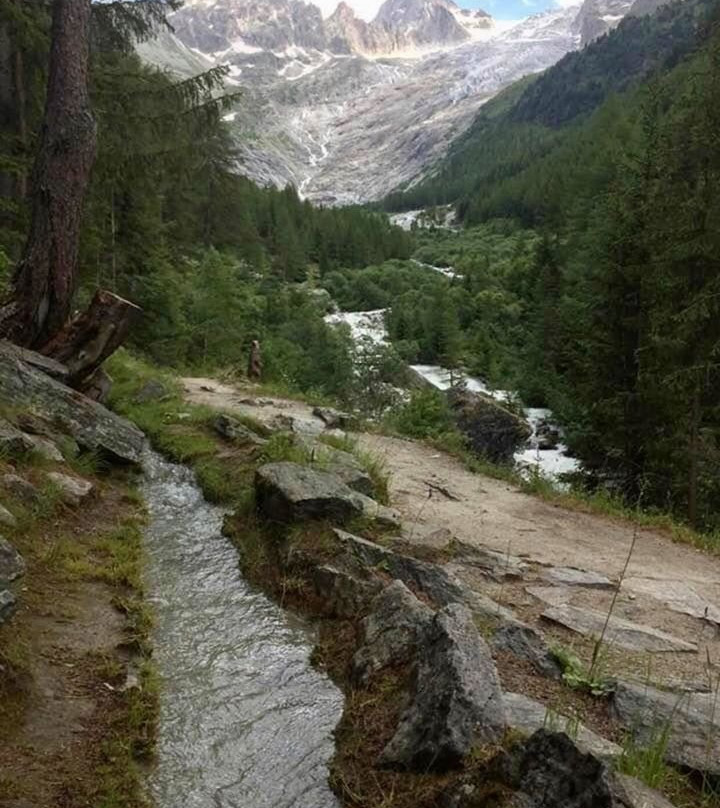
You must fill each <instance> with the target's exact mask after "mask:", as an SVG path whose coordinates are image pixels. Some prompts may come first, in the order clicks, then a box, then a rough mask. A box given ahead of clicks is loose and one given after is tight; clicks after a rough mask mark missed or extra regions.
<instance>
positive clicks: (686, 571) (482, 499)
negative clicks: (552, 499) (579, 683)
mask: <svg viewBox="0 0 720 808" xmlns="http://www.w3.org/2000/svg"><path fill="white" fill-rule="evenodd" d="M184 384H185V390H186V395H187V396H188V398H189V399H190V400H191V401H193V402H196V403H202V404H206V405H210V406H214V407H218V408H224V409H230V410H235V411H238V412H241V413H244V414H246V415H250V416H252V417H253V418H256V419H257V420H259V421H262V422H264V423H272V421H273V419H275V418H276V417H277V416H278V415H285V416H291V417H293V418H297V419H300V420H301V421H302V422H303V423H304V424H308V423H314V425H315V428H316V429H317V431H321V429H322V424H321V423H320V421H319V420H318V419H315V418H314V417H313V415H312V408H310V407H308V406H307V405H304V404H301V403H299V402H296V401H285V400H282V399H277V398H273V399H262V398H257V397H256V394H255V393H253V390H252V389H251V388H243V389H240V388H233V387H231V386H229V385H223V384H220V383H218V382H216V381H214V380H212V379H185V380H184ZM243 399H244V401H243ZM253 400H254V401H256V402H264V403H263V404H262V405H261V406H259V405H258V404H257V403H256V404H253V403H251V402H252V401H253ZM357 438H358V440H359V442H360V445H361V446H362V447H363V448H364V449H368V450H371V451H372V452H374V453H375V454H376V455H379V456H381V457H383V458H384V460H385V462H386V464H387V468H388V470H389V471H390V473H391V496H392V505H393V506H394V507H395V508H398V509H399V510H400V511H401V512H402V513H403V515H404V516H405V519H406V527H405V534H406V536H409V537H410V538H411V539H412V540H413V541H416V542H418V543H433V542H435V543H437V542H441V543H444V542H445V541H447V538H448V534H451V535H452V536H453V537H455V538H457V539H460V540H461V541H464V542H467V543H469V544H472V545H475V546H478V547H483V548H488V549H492V550H495V551H498V552H499V553H502V554H503V555H508V556H522V557H523V558H524V559H526V560H527V561H529V562H532V564H531V570H530V571H529V573H528V574H527V575H525V576H523V580H522V581H519V582H517V581H515V582H509V583H505V584H503V585H501V586H500V587H496V590H498V591H495V592H494V593H492V592H491V594H494V595H495V596H496V598H498V599H500V600H503V601H504V602H507V603H509V604H510V605H512V606H513V608H515V609H516V611H518V612H519V613H520V614H521V616H523V617H525V618H526V619H530V620H533V621H538V624H539V625H542V627H543V630H545V632H546V633H548V632H550V633H552V634H557V635H558V636H560V637H561V638H562V639H563V640H564V641H569V642H572V643H573V644H576V642H579V643H580V646H582V640H579V639H578V637H577V635H572V634H571V633H570V632H568V631H567V630H566V629H559V628H558V629H556V628H553V627H550V626H548V625H547V623H546V622H545V621H540V620H539V616H540V613H541V612H542V611H543V608H545V606H546V605H547V604H543V603H540V602H539V601H538V600H537V599H536V598H534V597H531V596H530V595H528V593H527V592H526V589H525V587H526V586H527V585H531V584H534V585H538V584H539V585H545V586H547V585H549V584H548V583H547V582H546V581H545V580H544V576H545V573H546V570H545V568H546V567H549V566H562V567H573V568H578V569H582V570H588V571H593V572H597V573H601V574H603V575H605V576H607V577H608V578H610V579H612V580H616V579H617V578H618V577H619V576H620V574H621V572H622V568H623V565H624V564H625V560H626V557H627V554H628V551H629V548H630V545H631V543H632V540H633V531H634V529H633V526H632V525H631V524H630V523H628V522H625V521H622V520H615V519H611V518H608V517H604V516H599V515H593V514H589V513H583V512H581V511H576V510H569V509H566V508H563V507H559V506H556V505H553V504H551V503H548V502H545V501H543V500H541V499H539V498H537V497H533V496H530V495H527V494H524V493H522V492H521V491H519V490H517V489H516V488H514V487H513V486H511V485H508V484H507V483H504V482H500V481H497V480H494V479H491V478H488V477H484V476H481V475H478V474H474V473H472V472H470V471H468V470H467V469H466V468H465V467H464V466H463V465H462V464H461V463H460V462H459V461H458V460H456V459H455V458H453V457H451V456H449V455H447V454H445V453H443V452H440V451H438V450H435V449H433V448H431V447H428V446H426V445H423V444H421V443H417V442H414V441H408V440H402V439H398V438H391V437H386V436H382V435H371V434H359V435H357ZM430 483H432V484H433V485H434V486H440V487H441V488H444V489H446V490H447V491H448V492H449V493H450V494H451V495H452V499H451V498H448V497H447V496H445V495H443V494H442V493H440V492H439V491H438V490H437V488H433V486H432V485H430ZM429 495H430V496H429ZM438 531H440V532H438ZM433 534H434V535H433ZM459 572H460V574H461V577H464V578H465V579H466V580H467V582H468V583H471V585H472V584H473V583H475V584H476V585H478V586H479V585H482V586H483V588H484V589H485V590H487V589H488V588H490V589H492V586H491V585H488V583H487V581H486V580H484V581H482V582H479V581H478V580H477V575H473V572H472V571H471V570H467V571H465V572H466V573H467V574H466V575H463V574H462V573H463V570H459ZM566 595H567V599H566V602H567V603H570V604H572V605H577V606H582V607H586V608H593V609H599V610H602V609H603V608H605V609H606V608H607V606H608V604H609V599H610V593H608V592H607V591H601V590H595V589H588V588H585V587H572V588H571V589H570V590H566ZM671 600H674V601H675V605H676V606H678V604H679V606H680V607H683V608H684V607H691V610H692V609H694V610H695V612H696V616H691V615H688V614H683V613H681V612H678V611H676V610H672V609H670V608H669V606H670V603H669V601H671ZM704 609H707V616H709V617H716V618H718V619H720V557H713V556H709V555H707V554H705V553H703V552H701V551H699V550H697V549H695V548H693V547H691V546H689V545H685V544H676V543H673V542H672V540H671V539H670V538H669V537H668V536H667V535H665V534H663V533H661V532H657V531H653V530H646V529H640V530H639V531H638V536H637V541H636V545H635V550H634V552H633V557H632V560H631V563H630V566H629V569H628V574H627V577H626V580H625V584H624V586H623V589H622V591H621V594H620V597H619V599H618V603H617V605H616V611H615V615H616V616H617V617H621V618H623V619H627V620H631V621H632V622H634V623H638V624H642V625H647V626H652V627H654V628H656V629H660V630H663V631H665V632H668V633H670V634H672V635H673V636H674V637H677V638H679V639H682V640H685V641H688V642H692V643H697V644H698V649H699V652H698V653H697V654H687V653H686V654H676V653H673V654H654V655H653V661H652V665H653V672H654V676H657V677H658V678H661V677H662V678H665V679H674V678H683V679H688V678H690V679H693V680H694V681H698V680H699V681H702V680H704V679H706V674H707V671H706V667H707V657H706V653H709V654H710V659H711V660H712V661H713V663H714V664H716V663H720V641H719V639H718V625H717V622H715V621H713V620H706V619H703V611H704ZM578 650H579V651H581V652H582V650H583V649H582V647H579V648H578ZM630 656H632V655H630ZM642 656H643V660H645V661H643V660H641V659H639V658H638V659H636V660H634V662H633V664H632V665H630V667H633V668H635V669H637V670H638V672H639V671H641V670H642V669H643V668H645V669H646V668H647V665H648V664H649V663H648V662H647V659H646V657H647V655H642ZM625 657H628V654H621V655H619V656H618V659H624V658H625ZM624 661H625V662H627V660H624ZM628 664H630V663H628Z"/></svg>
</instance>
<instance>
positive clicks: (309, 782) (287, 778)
mask: <svg viewBox="0 0 720 808" xmlns="http://www.w3.org/2000/svg"><path fill="white" fill-rule="evenodd" d="M145 473H146V479H145V484H144V495H145V498H146V500H147V503H148V507H149V511H150V524H149V526H148V529H147V533H146V548H147V554H148V564H147V569H148V572H147V587H148V590H149V593H150V596H151V599H152V601H153V605H154V610H155V614H156V619H157V624H156V628H155V632H154V644H155V659H156V662H157V665H158V668H159V672H160V674H161V676H162V679H163V689H162V691H161V712H160V723H159V738H158V761H157V766H156V767H155V768H154V770H153V773H152V775H151V776H150V779H149V789H150V792H151V794H152V797H153V798H154V800H155V804H156V805H157V808H335V807H336V806H337V801H336V799H335V797H334V795H333V794H332V792H331V791H330V788H329V786H328V785H327V762H328V760H329V759H330V757H331V756H332V754H333V742H332V737H331V733H332V730H333V728H334V727H335V725H336V723H337V721H338V719H339V718H340V713H341V711H342V696H341V694H340V692H339V691H338V690H337V689H336V688H335V687H334V686H333V685H332V683H331V682H330V681H329V680H328V679H327V678H326V677H325V676H323V675H321V674H320V673H318V672H317V671H316V670H314V669H313V668H312V667H311V666H310V662H309V653H310V649H311V642H312V640H311V636H310V634H309V630H308V628H307V626H305V625H303V624H302V623H301V622H299V621H295V620H293V618H292V617H291V616H288V614H287V613H286V612H284V611H283V610H282V609H280V608H279V607H278V606H276V605H275V604H273V603H272V602H271V601H269V600H268V599H267V598H266V597H264V596H263V595H262V594H260V593H259V592H257V591H255V590H254V589H252V588H251V587H250V586H249V585H248V584H247V583H246V582H245V581H244V580H243V578H242V577H241V575H240V571H239V568H238V558H237V552H236V550H235V548H234V547H233V546H232V544H231V543H230V542H229V541H228V540H227V539H225V538H224V537H223V536H222V535H221V526H222V520H223V517H224V511H223V509H221V508H219V507H216V506H213V505H210V504H209V503H207V502H206V501H205V500H204V498H203V496H202V493H201V491H200V489H199V487H198V485H197V483H196V482H195V479H194V476H193V474H192V472H191V471H190V470H189V469H187V468H185V467H184V466H178V465H173V464H171V463H168V462H166V461H164V460H163V459H161V458H160V457H159V456H158V455H157V454H154V453H152V452H148V453H147V455H146V458H145Z"/></svg>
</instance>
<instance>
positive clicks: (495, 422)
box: [447, 388, 531, 462]
mask: <svg viewBox="0 0 720 808" xmlns="http://www.w3.org/2000/svg"><path fill="white" fill-rule="evenodd" d="M447 395H448V401H449V402H450V407H451V409H452V412H453V417H454V419H455V423H456V424H457V427H458V429H459V430H460V432H462V433H463V435H465V437H466V439H467V443H468V445H469V446H470V448H471V449H472V450H473V451H474V452H475V453H476V454H478V455H481V456H482V457H486V458H488V460H492V461H493V462H510V461H511V460H512V457H513V454H514V452H515V451H516V449H517V448H518V447H519V446H521V445H522V444H523V443H525V441H526V440H527V439H528V438H529V437H530V434H531V430H530V427H529V426H528V424H527V422H526V421H525V420H524V419H523V418H521V417H520V416H519V415H516V414H515V413H514V412H510V410H508V409H506V408H505V407H503V406H502V405H501V404H499V403H498V402H497V401H495V400H494V399H493V398H491V397H490V396H485V395H483V394H482V393H472V392H470V391H469V390H462V389H458V388H452V389H451V390H449V391H448V394H447Z"/></svg>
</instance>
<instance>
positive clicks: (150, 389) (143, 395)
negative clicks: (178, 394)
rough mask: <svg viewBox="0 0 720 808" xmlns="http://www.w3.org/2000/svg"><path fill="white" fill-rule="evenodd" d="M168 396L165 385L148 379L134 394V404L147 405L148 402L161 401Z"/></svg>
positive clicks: (168, 392)
mask: <svg viewBox="0 0 720 808" xmlns="http://www.w3.org/2000/svg"><path fill="white" fill-rule="evenodd" d="M169 395H170V391H169V390H168V387H167V385H165V384H163V382H161V381H160V380H159V379H149V380H148V381H146V382H145V384H144V385H143V386H142V387H141V388H140V389H139V390H138V391H137V393H135V397H134V398H133V403H134V404H147V403H148V402H149V401H162V400H163V399H164V398H167V397H168V396H169Z"/></svg>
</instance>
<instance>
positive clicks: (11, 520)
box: [0, 505, 17, 527]
mask: <svg viewBox="0 0 720 808" xmlns="http://www.w3.org/2000/svg"><path fill="white" fill-rule="evenodd" d="M0 525H4V526H5V527H17V519H16V518H15V517H14V516H13V515H12V514H11V513H10V511H9V510H8V509H7V508H6V507H5V506H4V505H0Z"/></svg>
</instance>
